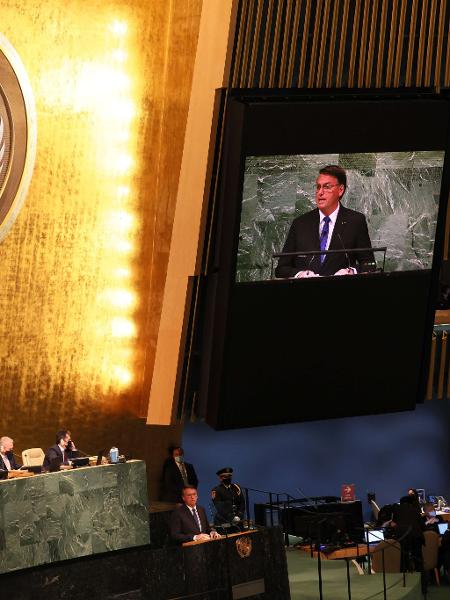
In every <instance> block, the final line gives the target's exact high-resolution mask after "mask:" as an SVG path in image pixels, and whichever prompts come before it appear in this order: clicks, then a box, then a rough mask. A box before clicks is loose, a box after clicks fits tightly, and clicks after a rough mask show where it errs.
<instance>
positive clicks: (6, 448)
mask: <svg viewBox="0 0 450 600" xmlns="http://www.w3.org/2000/svg"><path fill="white" fill-rule="evenodd" d="M13 448H14V440H13V439H11V438H10V437H8V436H6V435H5V436H3V437H1V438H0V471H12V470H14V469H20V465H19V464H17V463H16V459H15V457H14V454H13Z"/></svg>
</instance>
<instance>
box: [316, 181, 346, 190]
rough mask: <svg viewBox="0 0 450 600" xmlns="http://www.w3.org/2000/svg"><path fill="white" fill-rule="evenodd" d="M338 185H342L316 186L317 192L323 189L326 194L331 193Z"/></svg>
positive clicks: (327, 184)
mask: <svg viewBox="0 0 450 600" xmlns="http://www.w3.org/2000/svg"><path fill="white" fill-rule="evenodd" d="M337 185H341V184H340V183H324V184H323V185H319V184H317V185H316V192H320V190H321V189H322V190H323V191H324V192H331V190H332V189H333V188H334V187H336V186H337Z"/></svg>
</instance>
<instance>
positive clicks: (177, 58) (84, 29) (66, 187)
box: [0, 0, 201, 497]
mask: <svg viewBox="0 0 450 600" xmlns="http://www.w3.org/2000/svg"><path fill="white" fill-rule="evenodd" d="M0 10H1V15H2V18H1V33H2V34H4V35H5V36H6V37H7V39H8V40H9V41H10V42H11V43H12V45H13V46H14V47H15V49H16V51H17V52H18V53H19V55H20V57H21V59H22V61H23V63H24V65H25V68H26V70H27V72H28V75H29V78H30V81H31V85H32V88H33V91H34V95H35V101H36V111H37V120H38V144H37V155H36V166H35V170H34V175H33V179H32V182H31V186H30V191H29V194H28V197H27V199H26V201H25V204H24V207H23V209H22V211H21V213H20V215H19V217H18V219H17V221H16V223H15V225H14V226H13V227H12V229H11V232H10V233H9V235H8V236H7V237H6V239H5V240H4V241H3V243H2V244H1V245H0V255H1V260H0V280H1V286H0V311H1V314H2V319H1V320H0V414H1V421H0V425H1V426H0V435H6V434H7V435H10V436H11V437H13V438H15V441H16V448H17V449H18V450H20V449H22V448H25V447H29V446H43V447H46V446H48V445H50V444H52V443H53V435H54V432H55V430H56V429H57V428H58V427H60V426H68V427H70V428H71V430H72V433H73V437H74V439H75V440H76V441H77V442H78V444H79V446H80V447H81V448H83V449H85V450H88V451H89V452H91V451H92V452H95V451H97V450H98V449H99V448H100V447H105V446H106V447H107V446H108V444H112V443H117V444H118V445H119V448H120V449H123V450H126V451H128V452H131V453H133V454H134V455H135V456H137V455H138V454H139V455H141V456H143V454H142V453H143V452H147V451H148V452H150V450H149V449H150V448H151V452H150V453H151V454H152V456H153V457H157V456H158V453H159V454H160V455H161V453H164V452H165V448H164V446H165V442H166V441H171V438H172V437H173V438H174V440H176V439H179V436H180V429H179V428H177V427H175V428H174V429H173V430H170V429H168V430H164V431H165V433H164V432H163V430H162V429H158V428H149V427H146V426H145V424H144V423H143V422H140V421H139V420H138V418H137V417H138V416H139V415H142V414H143V415H146V413H147V402H148V396H149V390H150V384H151V377H152V370H153V362H154V352H155V346H156V337H157V331H158V324H159V317H160V312H161V301H162V294H163V288H164V281H165V273H166V268H167V260H168V252H169V245H170V238H171V231H172V221H173V212H174V206H175V199H176V191H177V184H178V176H179V170H180V163H181V154H182V149H183V140H184V130H185V125H186V118H187V111H188V102H189V96H190V87H191V79H192V72H193V65H194V58H195V50H196V44H197V36H198V27H199V20H200V11H201V0H183V1H182V2H180V1H177V0H152V1H151V2H141V1H139V0H126V1H125V0H122V1H120V0H92V1H91V2H89V3H87V2H85V1H84V0H68V1H67V2H64V3H62V2H61V1H60V0H48V1H47V2H42V1H37V0H0ZM150 438H151V439H150ZM169 438H170V439H169ZM143 457H145V456H143ZM161 457H162V456H160V458H161ZM156 477H157V473H156V472H155V473H152V474H151V477H150V480H151V481H155V480H156ZM153 497H154V493H153Z"/></svg>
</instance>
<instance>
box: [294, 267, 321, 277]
mask: <svg viewBox="0 0 450 600" xmlns="http://www.w3.org/2000/svg"><path fill="white" fill-rule="evenodd" d="M306 277H320V275H318V274H317V273H314V271H310V270H309V269H308V270H306V271H299V272H298V273H296V274H295V275H294V279H304V278H306Z"/></svg>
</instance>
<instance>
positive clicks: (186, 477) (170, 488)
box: [161, 446, 198, 504]
mask: <svg viewBox="0 0 450 600" xmlns="http://www.w3.org/2000/svg"><path fill="white" fill-rule="evenodd" d="M169 455H170V456H169V458H168V459H167V460H166V461H165V463H164V466H163V475H162V493H161V500H163V501H165V502H176V503H177V504H181V503H182V502H183V500H182V497H181V492H182V490H183V488H184V487H185V486H187V485H190V486H192V487H193V488H195V489H197V488H198V478H197V474H196V472H195V469H194V467H193V465H191V464H190V463H187V462H184V451H183V448H181V446H171V447H170V448H169Z"/></svg>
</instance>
